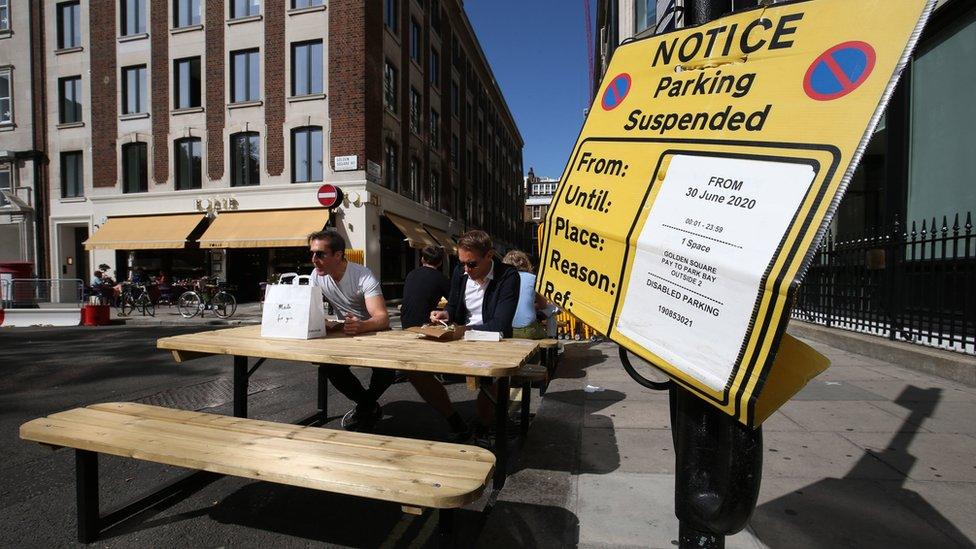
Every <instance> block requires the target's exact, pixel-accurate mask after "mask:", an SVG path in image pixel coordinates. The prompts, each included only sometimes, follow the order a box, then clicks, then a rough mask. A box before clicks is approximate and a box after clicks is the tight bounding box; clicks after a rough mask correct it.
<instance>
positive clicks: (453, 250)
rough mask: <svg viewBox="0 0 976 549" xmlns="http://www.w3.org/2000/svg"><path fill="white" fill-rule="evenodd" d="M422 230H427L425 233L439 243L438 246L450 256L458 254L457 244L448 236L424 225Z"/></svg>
mask: <svg viewBox="0 0 976 549" xmlns="http://www.w3.org/2000/svg"><path fill="white" fill-rule="evenodd" d="M424 228H425V229H427V232H429V233H430V235H431V236H433V237H434V238H435V239H436V240H437V241H438V242H440V245H441V246H442V247H443V248H444V251H445V252H447V253H449V254H451V255H457V253H458V251H457V242H455V241H454V239H453V238H451V237H450V236H448V234H447V233H445V232H444V231H442V230H440V229H435V228H433V227H431V226H430V225H424Z"/></svg>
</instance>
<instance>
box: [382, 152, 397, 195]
mask: <svg viewBox="0 0 976 549" xmlns="http://www.w3.org/2000/svg"><path fill="white" fill-rule="evenodd" d="M384 156H385V157H386V166H385V169H386V171H385V172H384V173H383V176H384V177H383V183H384V184H385V185H386V188H387V189H390V190H391V191H394V192H396V191H397V190H398V187H399V186H400V185H399V182H400V179H399V178H400V166H399V156H400V155H399V151H398V150H397V146H396V143H394V142H392V141H387V142H386V150H385V151H384Z"/></svg>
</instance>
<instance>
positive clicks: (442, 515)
mask: <svg viewBox="0 0 976 549" xmlns="http://www.w3.org/2000/svg"><path fill="white" fill-rule="evenodd" d="M437 541H438V545H439V546H440V547H454V509H439V510H438V511H437Z"/></svg>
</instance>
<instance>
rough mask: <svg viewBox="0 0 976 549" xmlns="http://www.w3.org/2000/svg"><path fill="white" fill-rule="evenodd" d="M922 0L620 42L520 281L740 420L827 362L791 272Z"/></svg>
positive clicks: (871, 118)
mask: <svg viewBox="0 0 976 549" xmlns="http://www.w3.org/2000/svg"><path fill="white" fill-rule="evenodd" d="M933 7H934V2H933V0H899V1H898V2H891V1H890V0H858V1H857V2H850V1H848V0H815V1H810V0H808V1H793V2H782V3H776V4H773V5H770V6H766V7H760V8H755V9H751V10H747V11H742V12H739V13H734V14H732V15H730V16H728V17H725V18H722V19H718V20H715V21H712V22H709V23H706V24H704V25H701V26H697V27H691V28H687V29H681V30H677V31H674V32H669V33H664V34H659V35H655V36H650V37H647V38H642V39H638V40H634V41H632V42H628V43H626V44H623V45H621V46H620V47H618V48H617V49H616V50H615V52H614V55H613V59H612V61H611V62H610V66H609V67H608V68H607V71H606V78H605V79H604V81H603V83H602V84H601V86H600V90H599V93H597V94H596V98H595V100H594V104H593V106H592V108H590V110H589V113H588V115H587V118H586V122H585V124H584V126H583V129H582V131H581V132H580V136H579V138H578V140H577V142H576V146H575V147H574V149H573V152H572V155H571V156H570V157H569V161H568V162H567V165H566V169H565V171H564V173H563V176H562V179H561V180H560V183H559V187H558V189H557V190H556V195H555V197H554V199H553V201H552V205H551V207H550V209H549V213H548V214H547V217H546V223H545V232H544V238H543V240H544V242H543V249H542V262H541V266H540V269H539V275H538V278H537V282H536V284H537V286H536V290H537V291H538V292H539V293H540V294H542V295H543V296H544V297H546V298H547V299H549V300H550V301H552V302H554V303H555V304H556V305H557V306H559V307H561V308H563V309H564V310H566V311H568V312H570V313H572V314H573V315H575V316H577V317H578V318H579V319H580V320H582V321H583V322H585V323H587V324H589V325H590V326H592V327H594V328H595V329H596V330H597V331H599V332H601V333H603V334H606V335H607V336H608V337H610V338H611V339H612V340H613V341H616V342H617V343H619V344H620V345H621V346H623V347H625V348H627V349H628V350H630V351H632V352H634V353H636V354H638V355H640V356H641V357H642V358H644V359H645V360H647V361H649V362H651V363H652V364H654V365H655V366H657V367H658V368H660V369H661V370H663V371H664V372H665V373H667V374H668V376H669V377H670V378H671V379H672V380H673V381H674V382H675V383H678V384H680V385H681V386H682V387H684V388H685V389H687V390H689V391H690V392H692V393H694V394H696V395H698V396H699V397H700V398H702V399H703V400H705V401H707V402H709V403H710V404H712V405H713V406H715V407H717V408H719V409H721V410H722V411H723V412H725V413H727V414H729V415H731V416H733V417H735V418H736V419H737V420H738V421H740V422H742V423H744V424H747V425H759V424H761V423H762V422H763V420H765V419H766V418H767V417H769V416H770V414H772V413H773V412H774V411H775V410H776V409H777V408H778V407H779V406H781V405H782V404H783V403H784V402H786V401H787V400H788V399H789V398H791V397H792V395H793V394H795V393H796V392H797V391H798V390H799V389H800V388H802V387H803V385H804V384H805V383H806V382H807V381H808V380H810V379H811V378H812V377H813V376H815V375H817V374H818V373H820V372H821V371H823V370H824V369H825V368H826V366H827V363H826V359H824V358H823V357H821V356H819V355H818V354H817V353H816V352H815V351H813V350H812V349H811V348H809V347H808V346H806V345H804V344H802V343H800V342H799V341H797V340H795V339H794V338H792V337H791V336H789V334H787V333H786V325H787V323H788V322H789V318H790V312H791V307H792V304H793V301H794V297H795V293H796V289H797V286H798V285H799V283H800V281H801V280H802V279H803V274H804V272H805V271H806V269H807V267H808V266H809V265H810V262H811V261H812V259H813V252H814V250H816V247H817V245H818V243H819V241H820V240H821V238H822V236H823V235H824V233H825V231H826V227H827V226H828V224H829V222H830V218H831V217H832V215H833V214H834V211H835V210H836V208H837V205H838V204H839V203H840V200H841V198H842V197H843V194H844V190H845V189H846V187H847V185H848V183H849V182H850V179H851V176H852V174H853V172H854V169H855V167H856V166H857V162H858V160H859V153H858V151H859V150H863V147H864V145H865V144H866V142H867V139H868V138H869V137H870V136H871V134H872V132H873V129H874V126H875V125H876V124H877V122H878V119H879V118H880V117H881V113H882V112H883V111H884V107H885V104H884V103H885V101H886V99H887V97H888V95H889V94H890V91H891V89H892V88H893V86H894V85H895V82H896V81H897V76H898V74H899V73H900V71H901V70H902V69H903V68H904V66H905V64H906V63H907V62H908V59H909V57H910V55H911V52H912V48H913V47H914V43H915V41H916V40H917V38H918V36H919V34H920V33H921V29H922V27H923V26H924V23H925V20H926V19H927V18H928V16H929V14H930V13H931V11H932V9H933Z"/></svg>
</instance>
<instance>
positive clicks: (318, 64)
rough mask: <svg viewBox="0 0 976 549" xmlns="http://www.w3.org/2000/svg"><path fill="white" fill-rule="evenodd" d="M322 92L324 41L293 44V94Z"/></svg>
mask: <svg viewBox="0 0 976 549" xmlns="http://www.w3.org/2000/svg"><path fill="white" fill-rule="evenodd" d="M316 93H322V41H321V40H312V41H309V42H297V43H295V44H292V45H291V94H292V95H312V94H316Z"/></svg>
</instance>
